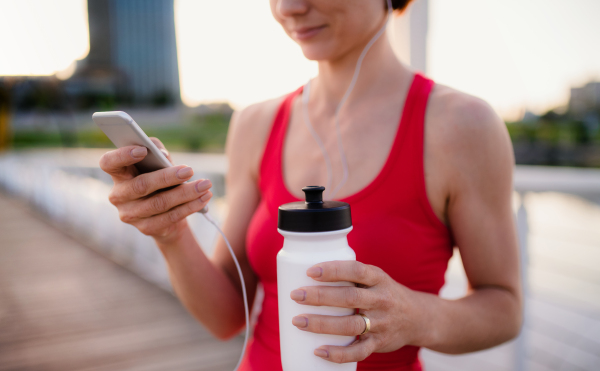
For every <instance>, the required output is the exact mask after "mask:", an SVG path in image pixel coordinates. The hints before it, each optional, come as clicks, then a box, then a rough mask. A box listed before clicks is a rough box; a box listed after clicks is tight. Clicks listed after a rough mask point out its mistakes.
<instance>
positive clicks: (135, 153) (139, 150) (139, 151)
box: [131, 147, 148, 158]
mask: <svg viewBox="0 0 600 371" xmlns="http://www.w3.org/2000/svg"><path fill="white" fill-rule="evenodd" d="M147 153H148V150H147V149H146V147H135V148H134V149H132V150H131V156H132V157H137V158H139V157H144V156H146V154H147Z"/></svg>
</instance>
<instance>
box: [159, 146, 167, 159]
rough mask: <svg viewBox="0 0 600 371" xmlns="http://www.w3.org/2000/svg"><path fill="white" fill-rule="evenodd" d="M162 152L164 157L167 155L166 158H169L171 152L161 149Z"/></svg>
mask: <svg viewBox="0 0 600 371" xmlns="http://www.w3.org/2000/svg"><path fill="white" fill-rule="evenodd" d="M160 151H161V152H162V153H163V155H165V156H167V157H169V151H167V150H166V149H164V148H161V149H160Z"/></svg>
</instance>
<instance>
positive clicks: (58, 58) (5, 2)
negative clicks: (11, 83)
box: [0, 0, 90, 76]
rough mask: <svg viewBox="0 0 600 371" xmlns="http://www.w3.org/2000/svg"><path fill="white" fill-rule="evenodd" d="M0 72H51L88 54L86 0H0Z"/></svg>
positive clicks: (44, 73) (11, 73)
mask: <svg viewBox="0 0 600 371" xmlns="http://www.w3.org/2000/svg"><path fill="white" fill-rule="evenodd" d="M0 14H2V21H1V22H0V55H1V57H0V75H4V76H7V75H9V76H19V75H24V76H32V75H33V76H35V75H53V74H55V73H57V72H59V71H62V70H65V69H68V68H69V66H71V65H72V64H73V61H74V60H77V59H82V58H85V56H86V55H87V54H88V52H89V49H90V46H89V33H88V19H87V1H86V0H53V1H47V0H18V1H11V0H0Z"/></svg>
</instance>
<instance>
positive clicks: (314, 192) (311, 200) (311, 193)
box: [302, 186, 325, 204]
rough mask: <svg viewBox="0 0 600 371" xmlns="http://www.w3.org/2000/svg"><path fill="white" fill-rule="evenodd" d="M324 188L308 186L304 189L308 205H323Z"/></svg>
mask: <svg viewBox="0 0 600 371" xmlns="http://www.w3.org/2000/svg"><path fill="white" fill-rule="evenodd" d="M324 190H325V187H323V186H307V187H304V188H302V192H304V197H305V200H306V203H307V204H322V203H323V191H324Z"/></svg>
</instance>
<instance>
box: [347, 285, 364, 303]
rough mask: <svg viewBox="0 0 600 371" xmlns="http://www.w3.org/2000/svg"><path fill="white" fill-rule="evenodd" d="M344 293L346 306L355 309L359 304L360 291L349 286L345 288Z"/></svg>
mask: <svg viewBox="0 0 600 371" xmlns="http://www.w3.org/2000/svg"><path fill="white" fill-rule="evenodd" d="M344 291H345V293H344V299H345V302H346V305H347V306H349V307H356V306H357V305H358V303H359V302H360V296H361V295H360V291H359V290H357V289H356V288H355V287H351V286H347V287H346V289H345V290H344Z"/></svg>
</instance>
